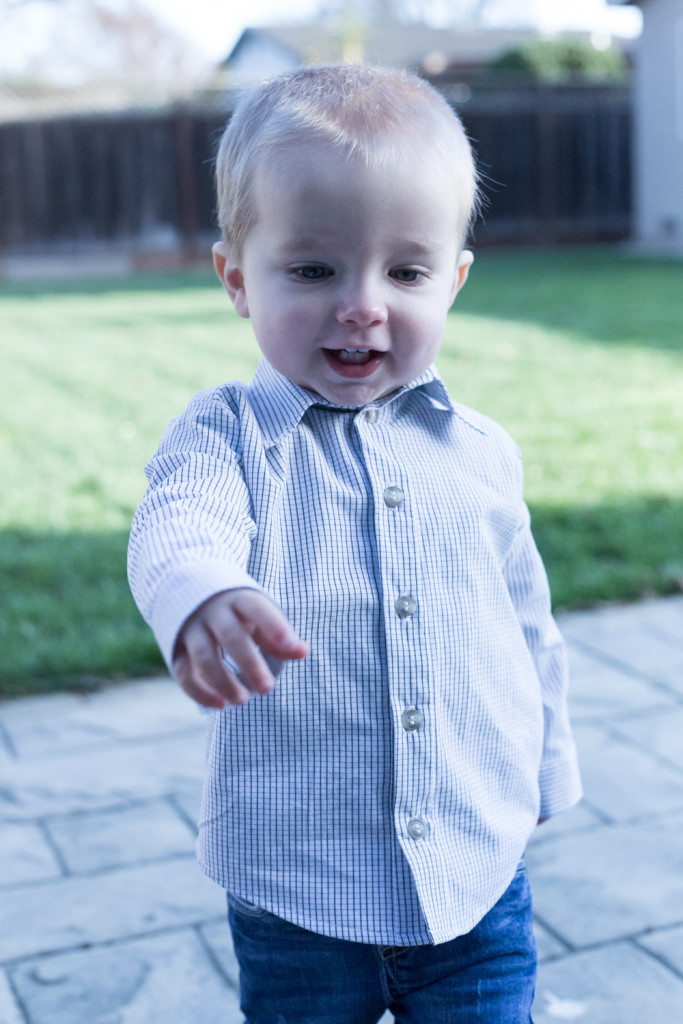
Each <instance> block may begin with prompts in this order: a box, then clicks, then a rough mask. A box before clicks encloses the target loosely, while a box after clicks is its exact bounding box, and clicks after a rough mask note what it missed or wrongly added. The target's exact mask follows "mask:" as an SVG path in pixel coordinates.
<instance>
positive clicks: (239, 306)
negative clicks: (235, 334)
mask: <svg viewBox="0 0 683 1024" xmlns="http://www.w3.org/2000/svg"><path fill="white" fill-rule="evenodd" d="M211 252H212V254H213V265H214V267H215V269H216V273H217V274H218V279H219V281H220V282H221V284H222V285H223V287H224V288H225V290H226V292H227V293H228V295H229V296H230V298H231V299H232V304H233V306H234V307H235V310H236V311H237V313H238V314H239V315H240V316H243V317H244V318H245V319H248V317H249V306H248V304H247V292H246V289H245V287H244V274H243V273H242V269H241V267H240V265H239V264H238V263H237V261H236V258H235V256H234V254H233V252H232V250H231V248H230V246H229V245H227V244H226V242H216V243H215V245H214V246H213V248H212V250H211Z"/></svg>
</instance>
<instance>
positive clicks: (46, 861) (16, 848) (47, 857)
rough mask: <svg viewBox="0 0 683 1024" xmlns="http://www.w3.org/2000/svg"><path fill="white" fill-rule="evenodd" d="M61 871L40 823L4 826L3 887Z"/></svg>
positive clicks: (0, 885)
mask: <svg viewBox="0 0 683 1024" xmlns="http://www.w3.org/2000/svg"><path fill="white" fill-rule="evenodd" d="M61 874H62V869H61V867H60V865H59V863H58V862H57V859H56V857H55V855H54V853H53V852H52V849H51V848H50V845H49V844H48V842H47V840H46V839H45V836H44V834H43V831H42V829H41V828H40V827H39V826H38V825H28V824H27V825H4V826H3V828H2V841H1V842H0V890H1V889H3V888H5V887H7V886H13V885H20V884H21V883H23V882H39V881H42V880H43V879H45V878H59V876H60V875H61ZM0 1024H2V1017H0Z"/></svg>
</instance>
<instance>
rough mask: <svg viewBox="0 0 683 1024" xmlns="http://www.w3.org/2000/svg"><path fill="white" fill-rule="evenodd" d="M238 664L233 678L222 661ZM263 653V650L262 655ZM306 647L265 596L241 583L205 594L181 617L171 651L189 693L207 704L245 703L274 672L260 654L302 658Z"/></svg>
mask: <svg viewBox="0 0 683 1024" xmlns="http://www.w3.org/2000/svg"><path fill="white" fill-rule="evenodd" d="M222 651H225V653H226V654H228V655H229V656H230V657H231V658H232V660H233V661H234V662H235V663H236V664H237V666H238V668H239V671H240V676H241V678H240V679H238V678H237V676H236V674H235V673H234V672H231V671H230V669H229V667H228V666H227V665H226V664H225V662H224V660H223V656H222ZM261 652H263V653H261ZM307 653H308V646H307V644H305V643H304V641H303V640H300V639H299V637H297V636H296V634H295V633H294V630H293V629H292V627H291V625H290V624H289V622H288V621H287V619H286V618H285V617H284V615H283V614H282V612H281V611H280V609H279V608H277V607H276V606H275V605H274V604H273V602H272V601H271V600H269V598H267V597H266V596H265V595H264V594H262V593H261V592H260V591H258V590H251V589H248V588H246V587H240V588H237V589H235V590H225V591H223V592H222V593H220V594H216V595H214V597H211V598H209V600H208V601H205V602H204V604H202V605H200V606H199V608H197V610H196V611H195V612H193V614H192V615H190V617H189V618H188V619H187V620H186V621H185V623H184V624H183V626H182V629H181V630H180V632H179V634H178V639H177V641H176V647H175V652H174V655H173V672H174V675H175V677H176V679H177V680H178V683H179V684H180V686H181V687H182V688H183V690H184V691H185V693H186V694H188V696H189V697H192V699H193V700H195V701H197V703H198V704H202V705H203V706H204V707H207V708H222V707H224V706H225V704H226V703H227V704H245V703H246V702H247V701H248V700H249V696H250V691H251V692H252V693H261V694H265V693H269V692H270V691H271V690H272V689H273V686H274V685H275V680H274V678H273V673H272V672H271V670H270V669H269V667H268V665H267V664H266V661H265V659H264V657H263V655H264V654H266V655H271V656H272V657H274V658H279V659H282V660H285V661H289V660H298V659H300V658H305V657H306V655H307Z"/></svg>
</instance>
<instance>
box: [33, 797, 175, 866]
mask: <svg viewBox="0 0 683 1024" xmlns="http://www.w3.org/2000/svg"><path fill="white" fill-rule="evenodd" d="M14 827H17V826H14ZM45 827H46V828H47V829H48V831H49V833H50V835H51V836H52V839H53V841H54V843H55V845H56V846H57V848H58V849H59V851H60V853H61V855H62V857H63V859H64V862H65V863H66V865H67V867H68V869H69V870H70V871H73V872H76V873H77V872H83V871H101V870H103V869H105V868H111V867H120V866H123V865H125V864H135V863H143V862H144V861H149V860H155V859H160V858H163V857H172V856H174V855H176V854H182V853H185V854H191V853H193V852H194V847H195V836H194V833H193V831H192V829H191V828H190V826H189V825H188V824H187V823H186V822H185V820H184V819H182V818H181V817H180V816H179V815H178V813H177V812H176V811H175V810H173V808H172V807H171V806H169V804H168V803H167V802H166V801H163V800H156V801H151V802H147V803H143V804H139V805H137V806H135V807H124V808H121V809H119V810H116V811H95V812H93V813H91V814H78V815H69V816H66V817H62V818H52V819H51V820H49V821H47V822H46V826H45Z"/></svg>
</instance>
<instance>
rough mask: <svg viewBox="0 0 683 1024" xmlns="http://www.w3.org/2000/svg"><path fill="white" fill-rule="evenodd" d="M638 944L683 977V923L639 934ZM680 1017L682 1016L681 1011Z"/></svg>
mask: <svg viewBox="0 0 683 1024" xmlns="http://www.w3.org/2000/svg"><path fill="white" fill-rule="evenodd" d="M638 944H639V945H640V946H643V947H644V948H645V949H649V950H650V952H652V953H654V954H655V956H658V957H661V958H662V960H666V962H667V963H668V964H669V965H670V966H671V967H672V968H673V969H674V970H675V971H678V973H679V974H680V975H681V977H683V925H681V926H680V927H678V928H665V929H663V930H662V931H658V932H653V933H652V934H651V935H644V936H641V938H639V939H638ZM681 1018H683V1011H682V1012H681Z"/></svg>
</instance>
